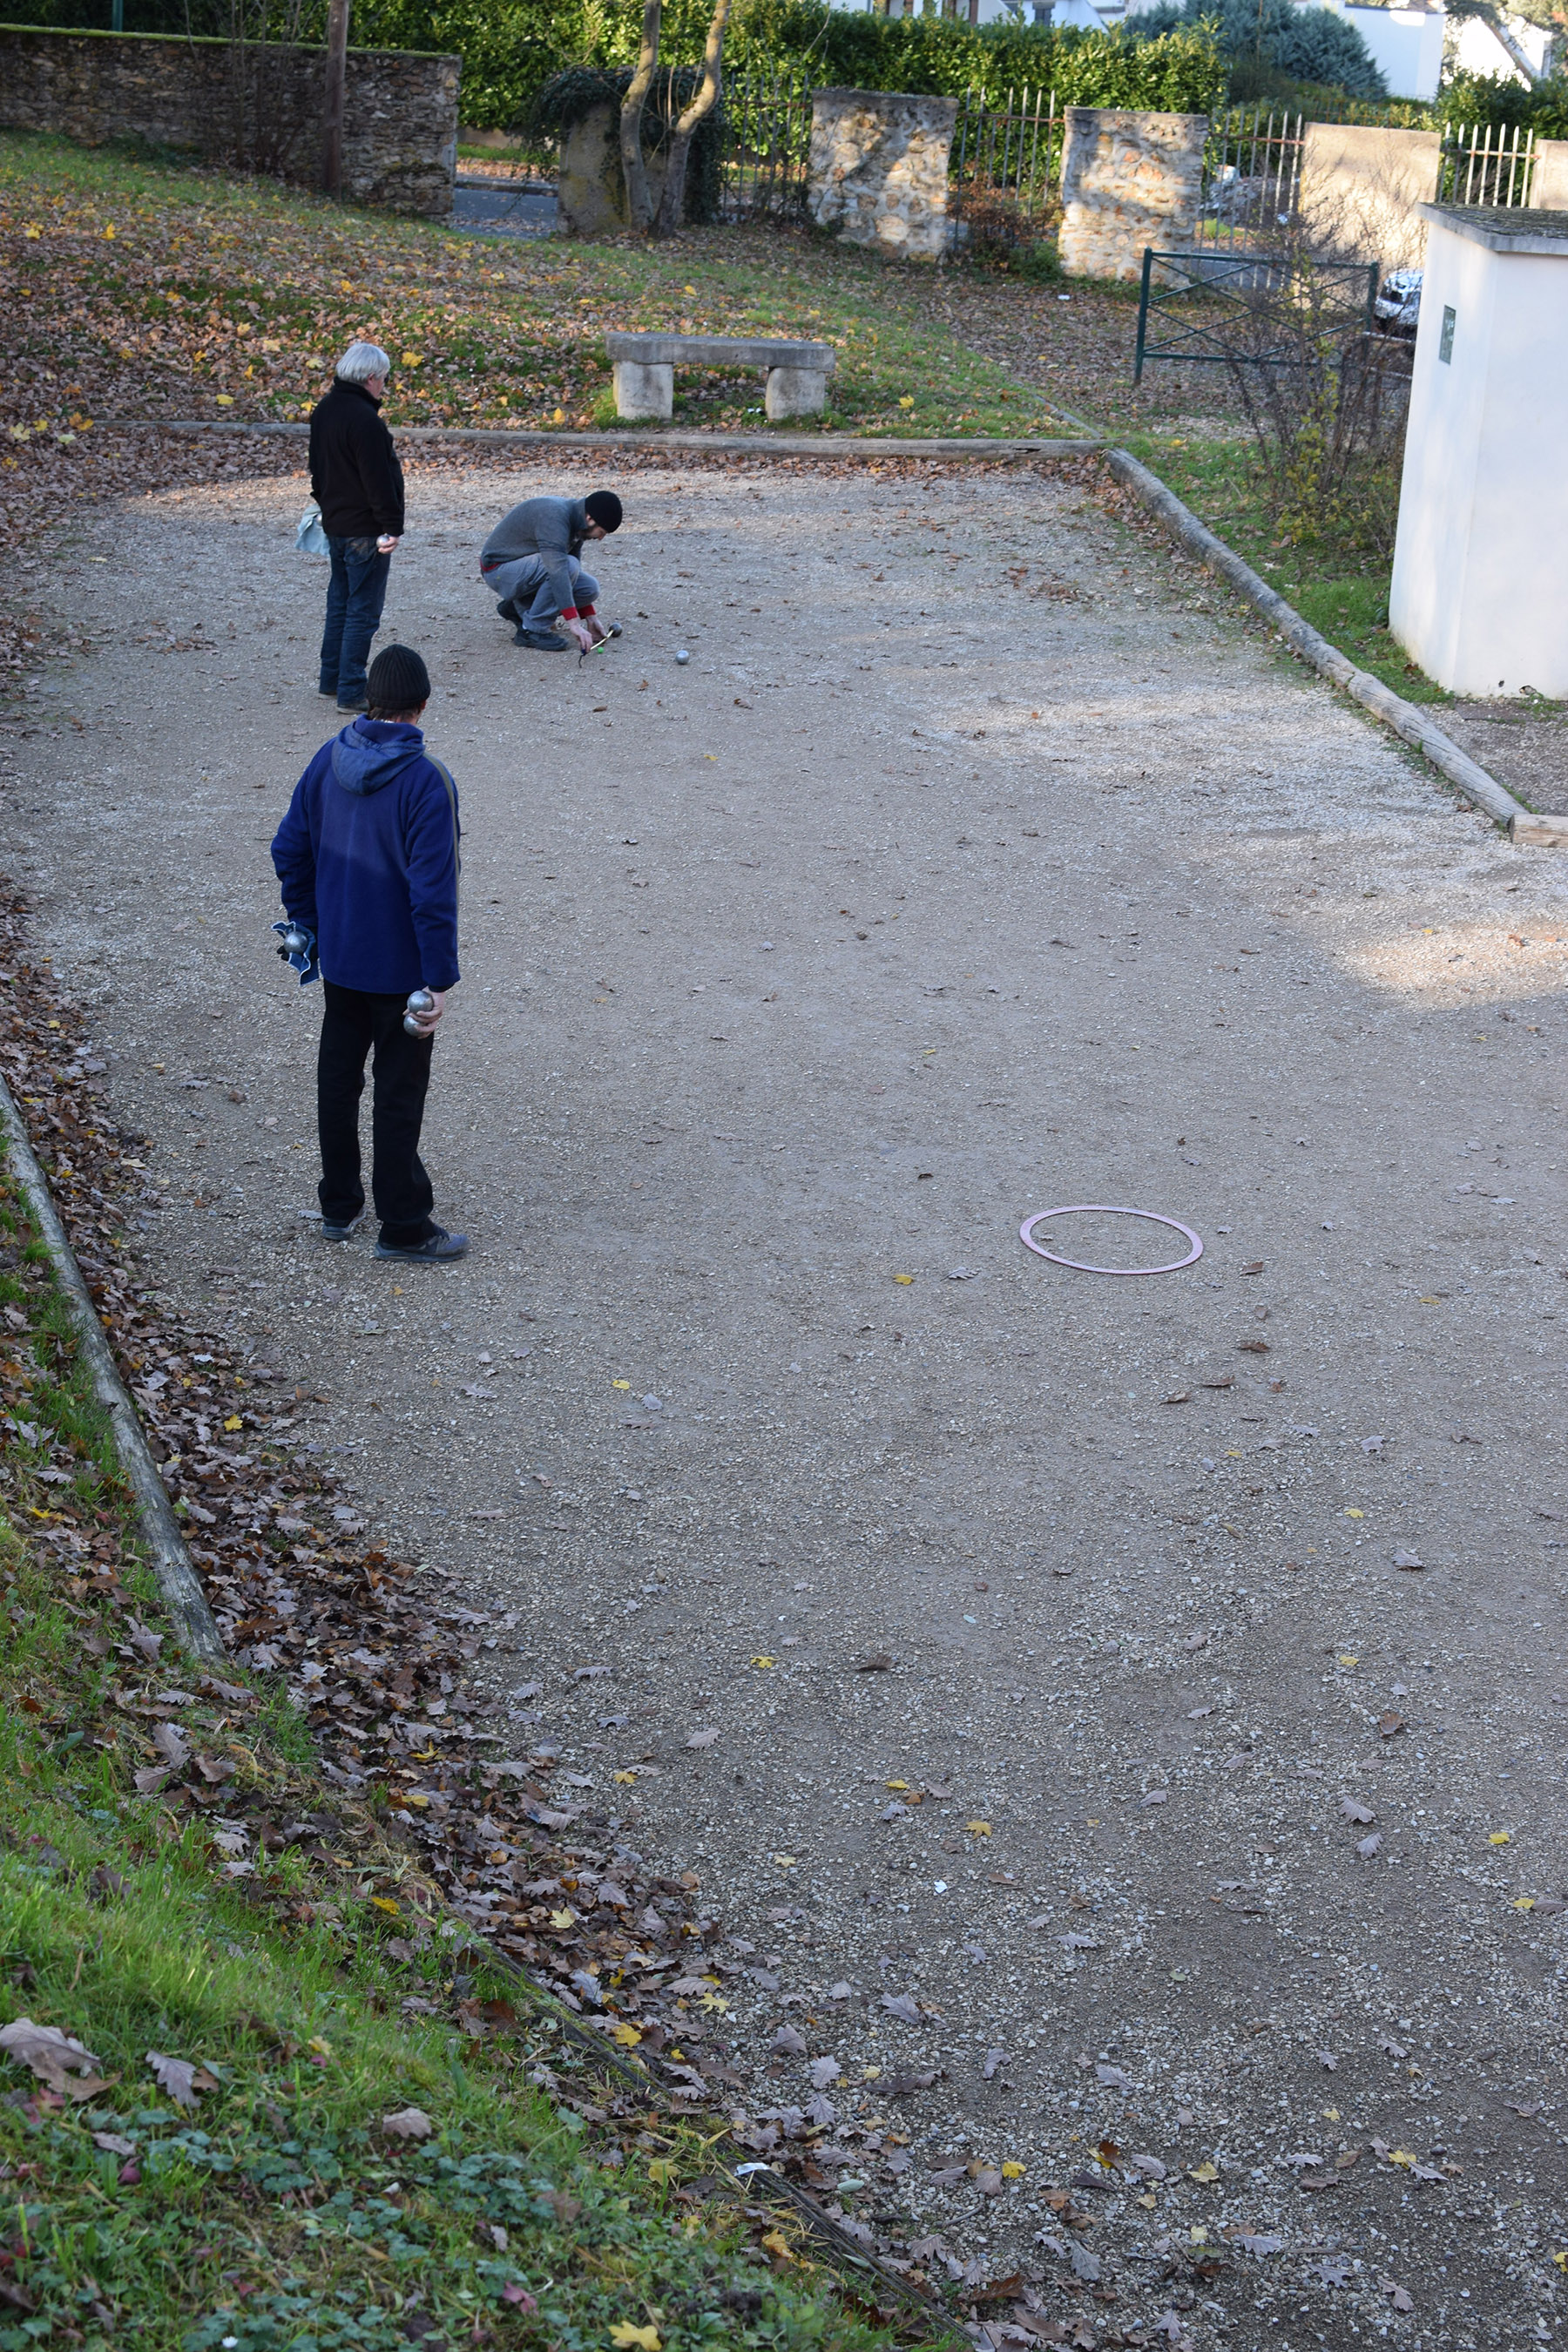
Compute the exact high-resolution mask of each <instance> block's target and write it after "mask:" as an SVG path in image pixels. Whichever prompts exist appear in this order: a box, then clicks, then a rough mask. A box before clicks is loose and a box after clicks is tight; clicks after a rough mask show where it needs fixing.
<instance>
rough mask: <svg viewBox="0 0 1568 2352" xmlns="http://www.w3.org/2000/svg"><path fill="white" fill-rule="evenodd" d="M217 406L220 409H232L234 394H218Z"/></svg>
mask: <svg viewBox="0 0 1568 2352" xmlns="http://www.w3.org/2000/svg"><path fill="white" fill-rule="evenodd" d="M217 404H218V406H219V407H220V408H232V407H233V406H234V394H232V393H228V392H220V393H219V394H218V395H217Z"/></svg>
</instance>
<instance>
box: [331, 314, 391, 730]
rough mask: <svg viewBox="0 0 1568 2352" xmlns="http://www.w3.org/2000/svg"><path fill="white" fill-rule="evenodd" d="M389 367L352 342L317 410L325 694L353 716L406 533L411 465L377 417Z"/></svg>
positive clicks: (370, 348) (371, 348)
mask: <svg viewBox="0 0 1568 2352" xmlns="http://www.w3.org/2000/svg"><path fill="white" fill-rule="evenodd" d="M391 369H392V362H391V360H390V359H389V358H388V357H387V355H386V353H385V352H384V351H383V350H382V348H381V346H380V344H379V343H351V344H350V345H349V347H348V349H347V351H346V352H344V353H343V355H342V359H341V360H340V361H339V362H338V364H337V371H336V373H335V374H334V376H333V379H332V388H331V392H329V393H328V394H327V396H326V398H325V399H324V400H319V401H318V402H317V403H316V405H315V407H314V408H313V409H312V410H311V411H310V494H311V496H312V497H313V498H314V499H315V501H316V504H317V505H318V506H319V507H320V509H321V529H322V530H324V531H325V532H326V535H327V545H328V547H329V549H330V550H331V559H332V572H331V581H330V583H329V584H328V588H327V625H326V627H325V629H324V630H323V631H322V634H321V678H320V688H321V693H323V694H330V695H331V696H332V697H333V698H334V699H335V700H336V703H337V706H338V709H340V710H342V711H344V712H346V713H352V712H353V711H356V710H363V709H364V708H365V682H364V681H365V665H366V663H367V662H368V661H369V659H370V649H371V646H372V644H373V642H374V637H375V633H376V631H377V629H378V628H379V627H380V626H381V608H382V606H383V604H384V603H385V602H386V578H387V574H388V572H390V571H391V569H392V551H393V549H394V548H395V546H396V545H397V542H398V541H399V540H400V539H401V538H402V536H403V468H402V467H401V466H400V465H399V464H398V462H397V452H396V450H395V448H394V447H393V446H392V436H391V434H390V433H389V432H388V431H387V429H386V427H385V425H384V424H383V423H382V421H381V416H380V413H379V412H380V408H381V404H382V402H383V400H384V398H385V396H386V379H387V376H388V374H389V373H391Z"/></svg>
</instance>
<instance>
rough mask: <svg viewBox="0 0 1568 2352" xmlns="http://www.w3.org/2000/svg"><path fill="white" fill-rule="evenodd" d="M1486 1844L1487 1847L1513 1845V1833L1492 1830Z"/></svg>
mask: <svg viewBox="0 0 1568 2352" xmlns="http://www.w3.org/2000/svg"><path fill="white" fill-rule="evenodd" d="M1487 1843H1488V1844H1489V1845H1511V1844H1512V1843H1513V1832H1512V1831H1511V1830H1493V1832H1491V1835H1490V1836H1489V1838H1488V1840H1487Z"/></svg>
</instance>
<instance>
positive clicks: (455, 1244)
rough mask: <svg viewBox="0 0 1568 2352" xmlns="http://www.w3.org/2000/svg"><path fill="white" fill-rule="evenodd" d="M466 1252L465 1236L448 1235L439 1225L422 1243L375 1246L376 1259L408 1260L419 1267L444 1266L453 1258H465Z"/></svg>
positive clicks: (392, 1243) (379, 1244)
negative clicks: (401, 1258) (399, 1258)
mask: <svg viewBox="0 0 1568 2352" xmlns="http://www.w3.org/2000/svg"><path fill="white" fill-rule="evenodd" d="M375 1254H376V1255H377V1257H403V1258H410V1259H412V1260H414V1261H415V1263H416V1264H417V1265H446V1264H447V1263H448V1262H449V1261H450V1260H451V1259H453V1258H455V1257H466V1256H467V1255H468V1234H449V1233H447V1231H446V1230H445V1229H444V1228H443V1227H442V1226H440V1225H437V1228H436V1230H435V1232H434V1233H433V1234H428V1235H426V1239H425V1240H424V1241H422V1242H408V1243H405V1244H403V1245H402V1246H401V1247H399V1245H398V1244H396V1243H395V1242H377V1244H376V1245H375Z"/></svg>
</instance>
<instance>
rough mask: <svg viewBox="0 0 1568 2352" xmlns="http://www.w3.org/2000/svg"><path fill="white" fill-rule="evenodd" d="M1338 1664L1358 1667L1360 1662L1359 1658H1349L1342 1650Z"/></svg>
mask: <svg viewBox="0 0 1568 2352" xmlns="http://www.w3.org/2000/svg"><path fill="white" fill-rule="evenodd" d="M1340 1664H1341V1665H1342V1666H1359V1665H1360V1664H1361V1660H1360V1659H1359V1658H1352V1657H1351V1656H1350V1654H1348V1652H1345V1651H1341V1653H1340Z"/></svg>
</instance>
